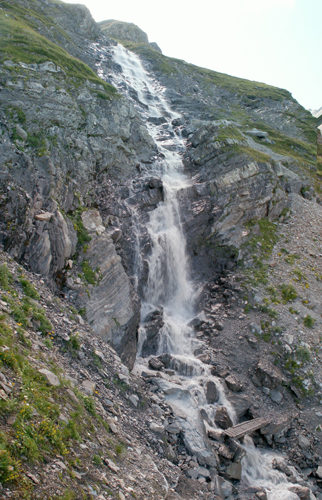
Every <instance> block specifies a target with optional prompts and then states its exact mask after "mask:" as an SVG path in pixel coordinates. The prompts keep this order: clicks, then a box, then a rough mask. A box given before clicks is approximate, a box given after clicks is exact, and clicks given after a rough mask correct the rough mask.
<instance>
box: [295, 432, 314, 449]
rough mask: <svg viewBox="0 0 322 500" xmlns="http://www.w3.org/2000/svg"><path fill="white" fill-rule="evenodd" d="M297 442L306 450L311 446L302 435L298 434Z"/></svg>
mask: <svg viewBox="0 0 322 500" xmlns="http://www.w3.org/2000/svg"><path fill="white" fill-rule="evenodd" d="M297 442H298V444H299V446H300V447H301V448H302V449H304V450H306V449H307V448H309V447H310V446H311V442H310V441H309V439H308V438H307V437H305V436H304V435H303V434H300V435H299V436H298V439H297Z"/></svg>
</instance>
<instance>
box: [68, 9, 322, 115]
mask: <svg viewBox="0 0 322 500" xmlns="http://www.w3.org/2000/svg"><path fill="white" fill-rule="evenodd" d="M69 1H70V3H83V4H85V5H87V7H88V8H89V10H90V11H91V13H92V15H93V17H94V19H95V20H96V21H103V20H105V19H117V20H120V21H126V22H132V23H134V24H137V25H138V26H139V27H140V28H141V29H143V31H145V32H146V33H147V35H148V37H149V41H150V42H157V43H158V45H159V46H160V48H161V50H162V52H163V54H165V55H167V56H171V57H177V58H179V59H184V60H185V61H187V62H189V63H193V64H196V65H198V66H203V67H205V68H210V69H213V70H215V71H220V72H222V73H228V74H229V75H234V76H238V77H241V78H247V79H249V80H255V81H259V82H265V83H268V84H270V85H275V86H277V87H281V88H285V89H287V90H289V91H290V92H291V93H292V94H293V97H295V99H297V100H298V102H299V103H300V104H302V105H303V106H304V107H306V108H311V109H318V108H320V107H321V106H322V88H321V87H322V62H321V59H322V41H321V34H322V33H321V31H322V30H321V24H322V0H194V1H193V2H192V1H191V0H158V1H157V2H156V1H151V0H113V1H108V0H107V1H106V0H83V1H81V2H80V1H79V0H78V1H77V0H69Z"/></svg>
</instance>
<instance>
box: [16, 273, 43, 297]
mask: <svg viewBox="0 0 322 500" xmlns="http://www.w3.org/2000/svg"><path fill="white" fill-rule="evenodd" d="M19 281H20V283H21V286H22V289H23V291H24V294H25V295H27V297H30V298H31V299H34V300H39V299H40V295H39V293H38V292H37V290H36V288H35V287H34V286H33V285H32V284H31V283H30V281H28V280H27V279H26V278H19Z"/></svg>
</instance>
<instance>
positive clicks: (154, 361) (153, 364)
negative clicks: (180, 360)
mask: <svg viewBox="0 0 322 500" xmlns="http://www.w3.org/2000/svg"><path fill="white" fill-rule="evenodd" d="M149 368H151V369H152V370H162V369H164V364H163V363H162V361H160V359H158V358H150V359H149Z"/></svg>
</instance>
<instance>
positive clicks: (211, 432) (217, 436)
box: [207, 429, 225, 443]
mask: <svg viewBox="0 0 322 500" xmlns="http://www.w3.org/2000/svg"><path fill="white" fill-rule="evenodd" d="M207 434H208V437H209V438H210V439H213V440H214V441H219V442H220V443H223V442H224V440H225V434H224V433H223V431H221V430H219V429H208V432H207Z"/></svg>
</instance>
